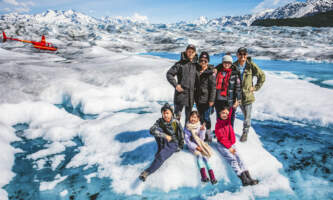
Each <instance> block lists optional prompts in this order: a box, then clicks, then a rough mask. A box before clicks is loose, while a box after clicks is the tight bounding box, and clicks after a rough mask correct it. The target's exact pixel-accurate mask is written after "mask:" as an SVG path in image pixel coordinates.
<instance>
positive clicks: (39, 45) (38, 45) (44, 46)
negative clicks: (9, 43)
mask: <svg viewBox="0 0 333 200" xmlns="http://www.w3.org/2000/svg"><path fill="white" fill-rule="evenodd" d="M2 35H3V42H6V40H15V41H19V42H25V43H31V44H32V45H34V47H35V48H36V49H41V50H48V51H56V50H57V49H58V48H57V47H56V46H53V45H52V44H51V43H48V42H46V41H45V36H44V35H43V36H42V40H41V41H40V42H36V41H29V40H20V39H17V38H10V37H7V36H6V34H5V32H2Z"/></svg>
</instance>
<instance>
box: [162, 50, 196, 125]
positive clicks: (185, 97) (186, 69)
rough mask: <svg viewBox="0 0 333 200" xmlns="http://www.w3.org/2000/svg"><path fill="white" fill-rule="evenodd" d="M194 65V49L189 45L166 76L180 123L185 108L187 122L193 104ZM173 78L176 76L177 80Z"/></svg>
mask: <svg viewBox="0 0 333 200" xmlns="http://www.w3.org/2000/svg"><path fill="white" fill-rule="evenodd" d="M196 63H197V54H196V48H195V46H194V45H191V44H190V45H188V46H187V48H186V51H185V52H182V53H181V59H180V61H178V62H177V63H176V64H175V65H173V66H172V67H171V68H170V69H169V70H168V72H167V74H166V76H167V79H168V81H169V83H170V84H171V85H172V86H173V87H174V88H175V94H174V105H175V115H176V117H177V119H178V120H179V121H180V116H181V113H182V110H183V108H184V106H185V116H186V117H185V123H186V122H187V121H188V118H189V114H190V112H191V111H192V107H193V104H194V87H195V79H196ZM175 76H177V80H176V79H175Z"/></svg>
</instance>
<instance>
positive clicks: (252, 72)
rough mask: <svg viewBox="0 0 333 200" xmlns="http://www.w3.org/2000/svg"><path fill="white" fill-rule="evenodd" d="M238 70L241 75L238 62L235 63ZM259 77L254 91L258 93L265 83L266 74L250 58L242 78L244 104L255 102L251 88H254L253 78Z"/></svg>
mask: <svg viewBox="0 0 333 200" xmlns="http://www.w3.org/2000/svg"><path fill="white" fill-rule="evenodd" d="M234 65H235V66H236V70H237V71H238V73H239V75H241V72H240V69H239V65H238V60H237V61H236V62H234ZM254 76H256V77H257V83H256V84H255V86H254V91H258V90H259V89H260V88H261V86H262V85H263V84H264V82H265V73H264V72H263V71H262V70H261V69H260V68H259V67H258V65H256V64H255V63H254V62H252V60H251V58H250V57H248V59H247V60H246V64H245V70H244V74H243V77H242V104H243V105H246V104H251V103H253V102H254V101H255V98H254V94H253V92H251V90H250V89H251V87H252V86H253V77H254Z"/></svg>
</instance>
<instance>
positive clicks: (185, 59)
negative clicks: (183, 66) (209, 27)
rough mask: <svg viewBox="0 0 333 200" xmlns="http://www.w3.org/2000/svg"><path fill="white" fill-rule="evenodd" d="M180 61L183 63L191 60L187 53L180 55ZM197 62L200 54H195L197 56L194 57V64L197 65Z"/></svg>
mask: <svg viewBox="0 0 333 200" xmlns="http://www.w3.org/2000/svg"><path fill="white" fill-rule="evenodd" d="M180 61H181V62H189V60H188V58H187V56H186V53H185V51H184V52H182V53H181V54H180ZM197 62H198V54H195V56H194V58H193V60H192V63H197Z"/></svg>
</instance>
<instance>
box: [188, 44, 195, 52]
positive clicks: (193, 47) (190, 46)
mask: <svg viewBox="0 0 333 200" xmlns="http://www.w3.org/2000/svg"><path fill="white" fill-rule="evenodd" d="M187 49H193V50H194V51H196V48H195V46H194V45H193V44H189V45H188V46H187V47H186V50H187Z"/></svg>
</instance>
